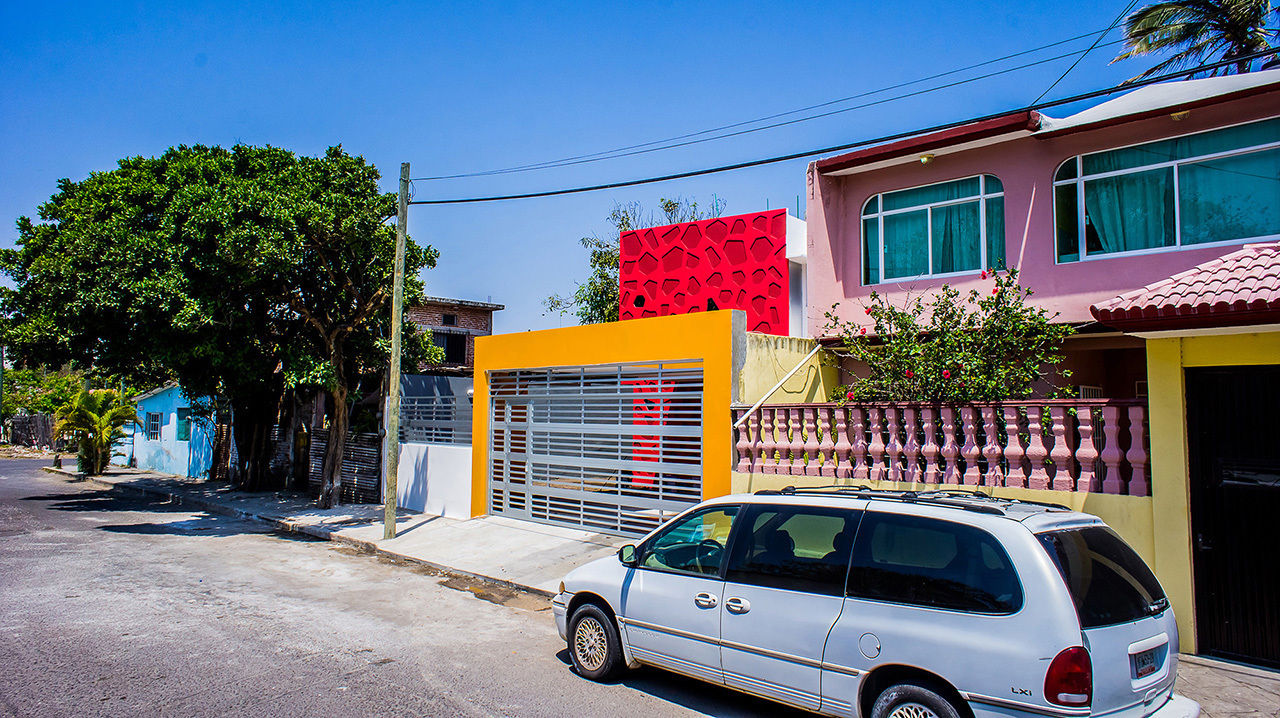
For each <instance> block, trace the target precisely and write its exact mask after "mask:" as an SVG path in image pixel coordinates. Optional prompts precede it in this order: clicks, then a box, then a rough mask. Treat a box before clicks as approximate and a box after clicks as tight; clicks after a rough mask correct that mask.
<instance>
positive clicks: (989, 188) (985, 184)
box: [982, 175, 1004, 194]
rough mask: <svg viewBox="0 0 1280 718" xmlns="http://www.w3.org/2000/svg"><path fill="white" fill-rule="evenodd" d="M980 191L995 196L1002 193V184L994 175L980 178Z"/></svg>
mask: <svg viewBox="0 0 1280 718" xmlns="http://www.w3.org/2000/svg"><path fill="white" fill-rule="evenodd" d="M982 191H983V192H986V193H987V194H995V193H997V192H1003V191H1004V183H1003V182H1001V181H1000V178H999V177H996V176H995V175H983V176H982Z"/></svg>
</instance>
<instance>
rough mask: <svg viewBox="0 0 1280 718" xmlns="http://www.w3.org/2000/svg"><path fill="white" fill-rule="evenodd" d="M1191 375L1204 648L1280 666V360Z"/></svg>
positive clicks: (1190, 434)
mask: <svg viewBox="0 0 1280 718" xmlns="http://www.w3.org/2000/svg"><path fill="white" fill-rule="evenodd" d="M1186 380H1187V441H1188V447H1187V448H1188V452H1189V459H1190V470H1191V477H1190V478H1191V529H1192V542H1193V555H1194V561H1195V590H1196V637H1197V640H1198V643H1199V649H1200V652H1201V653H1207V654H1210V655H1218V656H1222V657H1224V658H1233V659H1237V660H1242V661H1248V662H1252V663H1259V664H1263V665H1269V666H1280V366H1255V367H1229V368H1210V369H1188V370H1187V373H1186Z"/></svg>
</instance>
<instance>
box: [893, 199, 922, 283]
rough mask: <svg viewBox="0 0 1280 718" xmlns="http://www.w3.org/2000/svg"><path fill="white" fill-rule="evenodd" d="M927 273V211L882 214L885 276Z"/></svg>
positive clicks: (907, 275) (908, 275)
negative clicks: (883, 215)
mask: <svg viewBox="0 0 1280 718" xmlns="http://www.w3.org/2000/svg"><path fill="white" fill-rule="evenodd" d="M928 273H929V212H928V211H927V210H923V209H922V210H919V211H917V212H905V213H903V214H893V215H889V216H887V217H885V218H884V276H885V279H892V278H898V277H915V276H919V275H921V274H928Z"/></svg>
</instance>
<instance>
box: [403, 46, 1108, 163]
mask: <svg viewBox="0 0 1280 718" xmlns="http://www.w3.org/2000/svg"><path fill="white" fill-rule="evenodd" d="M1114 27H1115V26H1114V24H1113V25H1112V26H1111V27H1108V28H1106V29H1105V30H1102V35H1106V34H1107V33H1108V32H1110V31H1111V30H1112V29H1113V28H1114ZM1093 35H1094V33H1093V32H1087V33H1084V34H1081V35H1076V36H1074V37H1069V38H1067V39H1065V40H1059V41H1057V42H1052V43H1049V44H1047V45H1041V46H1039V47H1034V48H1031V49H1029V50H1022V51H1020V52H1015V53H1012V54H1009V55H1004V56H1002V57H997V58H994V59H991V60H985V61H983V62H979V63H975V64H973V65H968V66H965V67H960V68H956V69H954V70H947V71H946V72H939V73H936V74H933V75H928V76H926V77H920V78H917V79H914V80H908V81H906V82H900V83H898V84H895V85H888V86H885V87H881V88H877V89H875V90H867V91H865V92H860V93H857V94H854V95H849V96H848V97H840V98H837V99H834V100H828V101H826V102H820V103H818V104H815V105H808V106H806V107H800V108H796V109H794V110H787V111H785V112H777V113H774V114H772V115H765V116H764V117H757V118H755V119H751V120H743V121H741V122H734V123H731V124H727V125H721V126H719V127H712V128H709V129H705V130H698V131H697V132H689V133H686V134H683V135H676V136H674V137H668V138H665V139H661V140H651V141H648V142H641V143H639V144H634V145H627V146H625V147H618V148H614V149H611V150H601V151H598V152H589V153H586V154H581V155H574V156H572V157H563V158H560V159H557V160H545V161H542V162H534V163H531V164H525V165H516V166H514V167H505V168H500V169H492V170H482V171H478V172H463V173H458V174H451V175H436V176H431V177H415V178H414V181H436V180H447V179H463V178H468V177H486V176H491V175H498V174H511V173H516V172H528V171H531V170H539V169H551V168H555V167H562V166H566V165H569V164H581V163H580V162H576V161H575V160H586V161H597V159H596V158H598V159H599V160H606V159H613V158H614V157H622V156H628V155H621V154H617V153H622V152H627V151H628V150H636V149H642V148H646V147H653V146H654V145H660V144H664V143H668V142H676V141H679V140H685V139H689V138H692V137H700V136H702V135H707V134H711V133H713V132H721V131H723V130H730V129H735V128H738V127H743V126H746V125H754V124H756V123H759V122H766V121H768V120H774V119H778V118H780V117H787V116H789V115H795V114H798V113H801V112H808V111H810V110H816V109H820V108H823V107H830V106H831V105H837V104H840V103H842V102H848V101H849V100H856V99H860V98H863V97H869V96H871V95H878V94H880V93H882V92H889V91H890V90H897V89H901V88H903V87H910V86H911V85H918V84H920V83H921V82H927V81H929V80H936V79H938V78H941V77H947V76H949V75H955V74H957V73H961V72H966V71H968V70H974V69H977V68H979V67H985V66H987V65H993V64H996V63H999V62H1003V61H1005V60H1011V59H1013V58H1015V57H1021V56H1023V55H1030V54H1033V53H1036V52H1040V51H1042V50H1047V49H1049V48H1051V47H1057V46H1059V45H1066V44H1068V43H1071V42H1075V41H1076V40H1080V39H1083V38H1086V37H1091V36H1093ZM1102 35H1100V36H1099V39H1100V38H1101V36H1102ZM1096 44H1097V43H1096V41H1095V46H1096ZM1109 44H1118V43H1109ZM1090 49H1092V48H1090ZM1086 52H1087V51H1086ZM1075 54H1076V53H1075V52H1070V53H1067V54H1065V55H1058V56H1056V57H1051V58H1048V59H1045V60H1040V61H1037V62H1034V63H1030V64H1026V65H1020V66H1018V67H1013V68H1007V69H1005V70H1004V71H1002V72H1014V71H1017V70H1022V69H1025V68H1028V67H1032V66H1035V65H1039V64H1044V63H1046V62H1053V61H1055V60H1061V59H1063V58H1065V57H1071V56H1073V55H1075ZM995 74H1001V73H992V74H988V75H983V76H981V77H977V78H973V79H974V80H980V79H985V78H987V77H992V76H994V75H995ZM954 86H955V85H954V84H951V85H945V86H943V87H939V88H933V89H947V88H948V87H954ZM928 91H932V90H928ZM916 94H921V93H919V92H917V93H912V94H907V95H902V96H899V97H896V98H890V99H893V100H896V99H902V98H903V97H912V96H914V95H916ZM881 102H883V101H881ZM881 102H877V103H869V104H866V105H859V106H857V107H850V108H846V110H841V111H848V110H856V109H862V108H865V107H868V106H871V105H873V104H881ZM828 114H834V113H828ZM826 116H827V114H822V115H818V116H816V117H813V118H807V119H817V118H819V117H826ZM782 124H792V123H781V124H777V125H770V126H768V127H759V128H756V129H754V130H749V132H755V131H760V130H767V129H773V128H775V127H780V126H782ZM736 134H745V132H743V133H734V134H732V135H722V136H720V137H709V138H706V141H711V140H716V139H722V138H723V137H732V136H735V135H736ZM685 144H693V143H682V144H679V145H671V147H682V146H684V145H685ZM661 149H667V148H666V147H659V148H655V151H656V150H661ZM629 154H639V153H629Z"/></svg>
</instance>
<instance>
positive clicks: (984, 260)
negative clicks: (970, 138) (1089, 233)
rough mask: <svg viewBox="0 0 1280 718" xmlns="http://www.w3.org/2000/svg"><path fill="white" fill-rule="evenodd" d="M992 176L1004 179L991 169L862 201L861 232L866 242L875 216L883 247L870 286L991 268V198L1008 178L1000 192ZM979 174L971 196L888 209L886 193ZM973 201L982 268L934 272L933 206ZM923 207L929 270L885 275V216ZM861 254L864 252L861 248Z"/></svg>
mask: <svg viewBox="0 0 1280 718" xmlns="http://www.w3.org/2000/svg"><path fill="white" fill-rule="evenodd" d="M988 176H991V177H995V178H996V179H997V180H1000V178H999V177H998V176H996V175H995V174H993V173H991V172H986V173H984V174H980V175H967V176H965V177H956V178H954V179H947V180H940V181H938V182H929V183H927V184H922V185H916V186H915V187H903V188H902V189H894V190H888V191H886V192H880V193H878V194H873V195H871V196H870V197H868V198H867V201H866V202H863V203H862V214H861V218H860V220H859V224H858V232H859V234H860V235H861V239H862V242H863V243H864V244H865V242H866V236H865V234H866V221H867V220H869V219H873V220H875V222H876V243H877V244H878V249H879V251H880V263H879V266H878V267H877V269H876V271H877V274H878V276H877V277H876V278H875V282H873V283H872V285H870V286H874V285H876V284H896V283H899V282H910V281H915V280H918V279H945V278H948V277H962V276H965V275H969V274H980V273H981V272H982V271H983V270H985V269H987V267H988V257H987V200H988V199H995V198H997V197H1004V181H1003V180H1000V191H999V192H988V191H987V177H988ZM975 178H976V179H977V180H978V193H977V194H975V195H970V196H968V197H961V198H959V199H948V200H944V201H941V202H930V203H926V204H919V205H913V206H911V207H900V208H898V209H893V210H889V211H887V212H886V211H885V209H884V196H885V195H887V194H895V193H897V192H906V191H909V190H913V189H921V188H923V187H931V186H933V185H939V184H949V183H951V182H962V181H964V180H968V179H975ZM872 201H875V203H876V211H875V212H868V211H867V205H868V204H871V202H872ZM970 202H977V203H978V244H979V258H980V259H979V261H978V268H977V269H962V270H959V271H956V272H941V273H938V274H934V273H933V271H932V270H933V210H934V209H938V208H941V207H950V206H953V205H958V204H968V203H970ZM922 209H923V210H925V223H926V227H927V230H928V231H927V233H926V242H927V244H928V249H929V259H928V266H929V271H927V272H925V273H924V274H916V275H912V276H909V277H892V278H886V277H885V276H884V257H885V252H884V218H885V217H892V216H894V215H897V214H906V213H908V212H919V211H920V210H922ZM1055 246H1056V245H1055ZM858 254H859V256H862V252H861V248H860V251H859V253H858Z"/></svg>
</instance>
